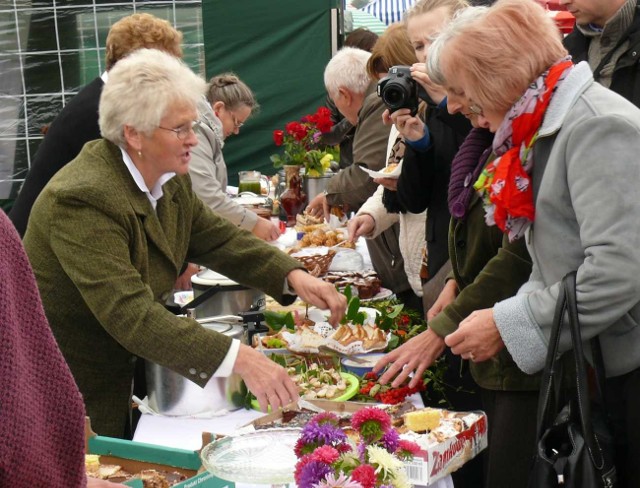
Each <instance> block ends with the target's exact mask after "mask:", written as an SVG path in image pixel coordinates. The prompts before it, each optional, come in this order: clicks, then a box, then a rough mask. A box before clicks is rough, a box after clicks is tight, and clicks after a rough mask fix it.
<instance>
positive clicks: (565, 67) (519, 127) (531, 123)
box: [474, 57, 573, 241]
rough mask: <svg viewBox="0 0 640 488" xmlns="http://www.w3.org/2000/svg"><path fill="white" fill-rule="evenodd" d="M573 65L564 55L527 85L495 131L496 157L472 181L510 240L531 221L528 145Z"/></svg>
mask: <svg viewBox="0 0 640 488" xmlns="http://www.w3.org/2000/svg"><path fill="white" fill-rule="evenodd" d="M572 67H573V63H572V62H571V58H569V57H567V58H564V59H562V60H560V61H558V62H557V63H555V64H554V65H553V66H551V67H550V68H549V69H548V70H547V71H545V72H544V73H542V75H540V76H539V77H538V78H537V79H536V80H535V81H534V82H533V83H531V85H529V88H527V90H526V91H525V93H524V95H522V97H520V99H519V100H518V101H517V102H516V103H515V104H514V105H513V107H511V109H510V110H509V112H507V115H506V116H505V118H504V120H503V121H502V124H501V125H500V127H499V128H498V130H497V132H496V135H495V138H494V140H493V150H494V152H495V154H496V155H497V156H498V157H497V158H496V159H495V160H494V161H492V162H491V163H490V164H488V165H487V167H486V168H485V169H484V170H483V171H482V174H481V175H480V177H479V178H478V181H476V183H475V184H474V188H475V189H476V190H478V191H479V192H480V194H481V195H482V198H483V201H484V209H485V221H486V223H487V225H497V226H498V227H499V228H500V229H501V230H502V231H503V232H506V233H508V235H509V241H514V240H516V239H518V238H520V237H522V235H523V234H524V232H525V230H526V229H527V228H528V227H529V226H530V225H531V223H532V222H533V219H534V215H535V209H534V202H533V188H532V186H531V177H530V175H531V170H532V169H533V163H534V161H533V157H532V152H531V148H532V147H533V144H534V143H535V141H536V139H537V137H538V131H539V129H540V125H541V124H542V121H543V119H544V115H545V112H546V110H547V107H548V106H549V102H550V101H551V98H552V97H553V94H554V92H555V91H556V89H557V88H558V86H559V85H560V83H561V82H562V81H563V80H564V79H565V78H566V76H567V75H568V74H569V72H570V71H571V68H572Z"/></svg>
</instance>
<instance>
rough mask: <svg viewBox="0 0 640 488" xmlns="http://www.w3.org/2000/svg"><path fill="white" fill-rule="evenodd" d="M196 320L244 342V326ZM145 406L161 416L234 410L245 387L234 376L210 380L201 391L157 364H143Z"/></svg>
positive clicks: (244, 391)
mask: <svg viewBox="0 0 640 488" xmlns="http://www.w3.org/2000/svg"><path fill="white" fill-rule="evenodd" d="M210 320H211V319H203V320H199V322H200V323H201V324H202V326H203V327H205V328H207V329H211V330H215V331H217V332H220V333H221V334H224V335H227V336H229V337H232V338H234V339H239V340H241V341H242V342H245V343H246V340H245V339H246V338H245V334H244V327H242V326H241V325H232V324H225V323H219V322H215V321H210ZM146 376H147V391H148V401H149V407H151V408H152V409H153V410H155V411H156V412H158V413H161V414H163V415H169V416H173V417H189V416H193V415H199V414H203V413H207V412H216V411H219V410H222V409H227V410H234V409H236V408H238V407H241V406H242V405H243V402H244V396H245V394H246V388H245V387H244V383H243V382H242V379H241V378H240V376H238V375H237V374H233V375H231V376H229V377H227V378H211V379H210V380H209V382H208V383H207V385H206V386H205V387H204V388H201V387H200V386H198V385H197V384H196V383H194V382H193V381H190V380H188V379H187V378H185V377H184V376H182V375H180V374H178V373H176V372H175V371H172V370H170V369H168V368H165V367H163V366H160V365H159V364H156V363H152V362H150V361H147V366H146Z"/></svg>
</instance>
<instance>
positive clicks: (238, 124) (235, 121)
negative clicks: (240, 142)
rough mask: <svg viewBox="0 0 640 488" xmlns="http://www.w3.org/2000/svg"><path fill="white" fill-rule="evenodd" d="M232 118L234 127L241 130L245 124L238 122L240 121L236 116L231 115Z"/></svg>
mask: <svg viewBox="0 0 640 488" xmlns="http://www.w3.org/2000/svg"><path fill="white" fill-rule="evenodd" d="M231 118H232V119H233V125H234V127H235V128H236V129H239V128H240V127H242V126H243V125H244V122H238V119H237V118H236V116H235V115H233V114H231Z"/></svg>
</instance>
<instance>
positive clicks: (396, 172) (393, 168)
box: [358, 163, 402, 180]
mask: <svg viewBox="0 0 640 488" xmlns="http://www.w3.org/2000/svg"><path fill="white" fill-rule="evenodd" d="M358 167H359V168H360V169H361V170H362V171H364V172H365V173H367V174H368V175H369V176H371V178H392V179H394V180H395V179H398V178H400V173H401V172H402V163H400V164H395V163H391V164H390V165H388V166H386V167H384V168H383V169H381V170H380V171H374V170H372V169H369V168H365V167H364V166H358Z"/></svg>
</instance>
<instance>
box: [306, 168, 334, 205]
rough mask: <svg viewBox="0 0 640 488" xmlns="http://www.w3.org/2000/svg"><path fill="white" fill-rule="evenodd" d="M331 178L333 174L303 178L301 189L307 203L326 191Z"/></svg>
mask: <svg viewBox="0 0 640 488" xmlns="http://www.w3.org/2000/svg"><path fill="white" fill-rule="evenodd" d="M332 176H333V173H325V174H324V175H322V176H307V175H305V176H304V178H303V180H302V189H303V190H304V192H305V193H306V194H307V198H308V199H309V201H311V200H313V199H314V198H315V197H316V196H317V195H320V193H322V192H323V191H325V190H326V189H327V185H328V184H329V180H330V179H331V177H332Z"/></svg>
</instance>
